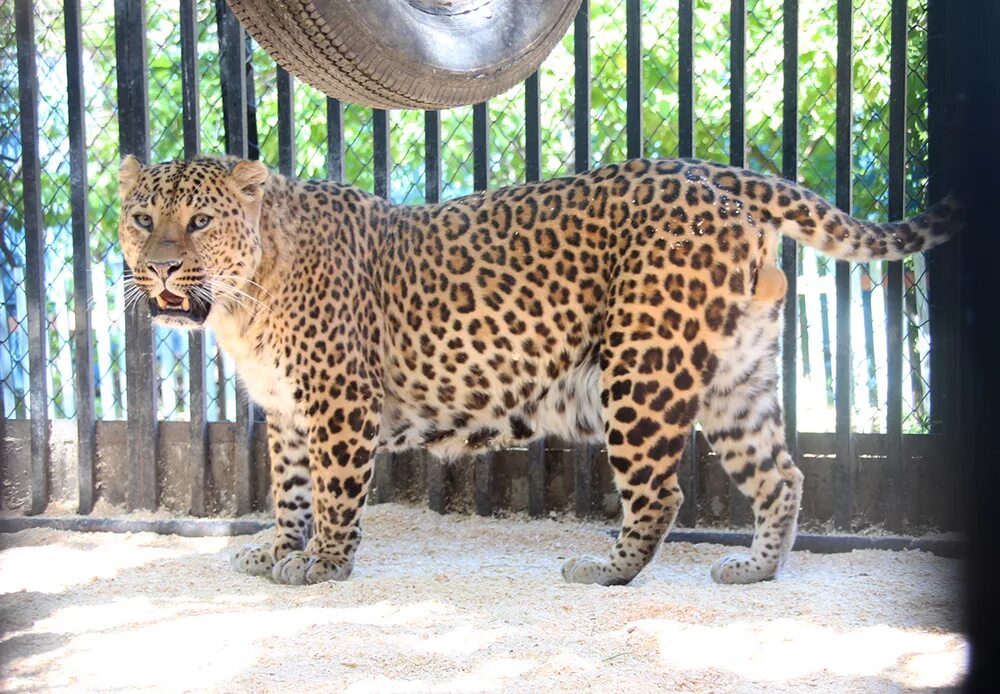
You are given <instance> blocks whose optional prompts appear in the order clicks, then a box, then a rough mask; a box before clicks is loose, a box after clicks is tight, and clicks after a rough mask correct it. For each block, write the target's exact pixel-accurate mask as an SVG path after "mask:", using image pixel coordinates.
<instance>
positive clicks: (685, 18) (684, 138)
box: [677, 0, 694, 157]
mask: <svg viewBox="0 0 1000 694" xmlns="http://www.w3.org/2000/svg"><path fill="white" fill-rule="evenodd" d="M677 32H678V34H677V90H678V92H679V93H678V95H677V116H678V119H679V120H678V124H677V126H678V149H679V153H680V156H681V157H693V156H694V0H679V1H678V6H677Z"/></svg>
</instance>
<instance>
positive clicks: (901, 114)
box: [885, 0, 907, 531]
mask: <svg viewBox="0 0 1000 694" xmlns="http://www.w3.org/2000/svg"><path fill="white" fill-rule="evenodd" d="M891 22H892V34H891V36H892V38H891V46H890V62H889V218H890V219H891V220H897V219H902V218H903V203H904V200H903V198H904V195H905V192H906V191H905V180H904V176H905V167H906V67H907V66H906V32H907V13H906V0H892V19H891ZM885 291H886V302H885V312H886V342H887V346H886V355H887V362H888V363H887V368H886V398H887V401H886V466H887V467H888V470H889V480H890V491H889V495H888V497H887V498H886V519H885V523H886V527H887V528H889V530H893V531H898V530H900V529H901V528H902V526H903V523H904V522H905V520H906V518H905V510H904V509H905V504H904V503H903V499H904V494H905V492H906V487H905V484H906V467H907V466H906V464H905V463H906V461H905V460H904V459H903V263H902V262H893V263H889V264H888V269H887V273H886V289H885Z"/></svg>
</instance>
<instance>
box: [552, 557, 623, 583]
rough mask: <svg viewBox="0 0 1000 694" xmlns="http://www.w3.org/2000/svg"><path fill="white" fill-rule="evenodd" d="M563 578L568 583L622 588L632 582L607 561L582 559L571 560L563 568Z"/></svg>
mask: <svg viewBox="0 0 1000 694" xmlns="http://www.w3.org/2000/svg"><path fill="white" fill-rule="evenodd" d="M562 575H563V578H564V579H566V582H567V583H584V584H589V583H596V584H597V585H600V586H621V585H625V584H626V583H628V582H629V581H630V580H632V576H627V577H626V576H625V575H623V574H622V572H621V571H620V570H619V569H617V568H615V567H614V566H612V565H611V562H609V561H607V560H606V559H596V558H594V557H580V558H579V559H570V560H569V561H567V562H566V563H565V564H563V567H562Z"/></svg>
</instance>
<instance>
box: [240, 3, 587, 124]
mask: <svg viewBox="0 0 1000 694" xmlns="http://www.w3.org/2000/svg"><path fill="white" fill-rule="evenodd" d="M227 2H228V4H229V6H230V7H231V8H232V10H233V13H234V14H235V15H236V17H237V18H238V19H239V20H240V23H241V24H242V25H243V27H244V28H245V29H246V30H247V31H248V32H249V33H250V35H251V36H253V38H254V39H255V40H256V41H257V43H258V44H260V46H261V47H262V48H263V49H264V50H265V51H267V52H268V53H269V54H270V55H271V57H273V58H274V59H275V61H277V63H278V64H279V65H281V66H282V67H283V68H285V69H286V70H287V71H288V72H289V73H291V74H292V75H295V77H297V78H298V79H300V80H302V81H303V82H305V83H307V84H310V85H312V86H313V87H315V88H317V89H319V90H320V91H321V92H323V93H324V94H326V95H327V96H330V97H333V98H336V99H342V100H343V101H346V102H349V103H353V104H359V105H362V106H370V107H374V108H419V109H440V108H448V107H451V106H458V105H463V104H474V103H479V102H481V101H485V100H486V99H488V98H490V97H492V96H496V95H497V94H500V93H502V92H504V91H506V90H508V89H510V88H511V87H513V86H514V85H515V84H517V83H518V82H521V81H523V80H524V79H525V78H527V77H528V76H529V75H530V74H531V73H532V72H534V71H535V70H536V69H537V68H538V66H539V65H540V64H541V62H542V60H543V59H544V58H545V56H546V55H548V54H549V52H550V51H551V50H552V48H553V47H554V46H555V44H556V43H557V42H558V41H559V40H560V38H562V36H563V34H565V33H566V29H567V28H568V27H569V24H570V22H571V21H573V17H574V15H575V14H576V11H577V8H578V7H579V6H580V0H542V1H539V0H312V1H311V2H310V1H308V0H307V1H304V2H303V1H300V0H283V1H282V2H275V1H274V0H227Z"/></svg>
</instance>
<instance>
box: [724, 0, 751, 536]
mask: <svg viewBox="0 0 1000 694" xmlns="http://www.w3.org/2000/svg"><path fill="white" fill-rule="evenodd" d="M746 22H747V6H746V0H731V1H730V3H729V71H730V79H729V163H730V164H732V165H733V166H739V167H743V166H745V165H746V139H747V138H746V125H745V114H746ZM729 522H730V523H731V524H732V525H748V524H751V523H753V513H752V512H751V510H750V504H749V503H748V502H747V499H746V497H745V496H743V493H742V492H740V490H739V487H737V486H736V483H735V482H733V481H732V480H730V482H729Z"/></svg>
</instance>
